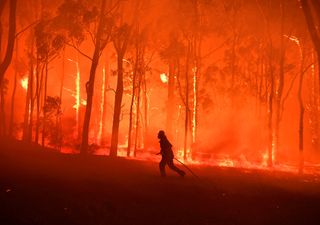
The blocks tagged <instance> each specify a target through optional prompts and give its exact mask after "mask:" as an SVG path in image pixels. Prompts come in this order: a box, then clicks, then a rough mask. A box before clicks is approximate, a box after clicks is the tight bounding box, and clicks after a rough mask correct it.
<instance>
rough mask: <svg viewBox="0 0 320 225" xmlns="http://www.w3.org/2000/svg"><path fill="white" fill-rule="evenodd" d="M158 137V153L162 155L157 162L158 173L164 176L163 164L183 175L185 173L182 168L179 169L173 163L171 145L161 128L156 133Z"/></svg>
mask: <svg viewBox="0 0 320 225" xmlns="http://www.w3.org/2000/svg"><path fill="white" fill-rule="evenodd" d="M158 138H159V139H160V141H159V143H160V148H161V151H160V153H158V154H161V155H162V159H161V161H160V163H159V167H160V173H161V176H162V177H165V176H166V170H165V166H166V165H168V166H169V168H170V169H172V170H174V171H176V172H177V173H178V174H179V175H180V176H182V177H183V176H184V175H185V174H186V173H185V172H184V171H183V170H180V169H179V168H178V167H176V166H175V165H174V163H173V159H174V155H173V151H172V145H171V143H170V142H169V140H168V139H167V137H166V135H165V134H164V131H163V130H160V131H159V133H158Z"/></svg>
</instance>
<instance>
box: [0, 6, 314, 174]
mask: <svg viewBox="0 0 320 225" xmlns="http://www.w3.org/2000/svg"><path fill="white" fill-rule="evenodd" d="M284 2H285V4H284ZM299 2H300V3H299V4H302V3H303V2H304V1H299ZM310 2H312V1H310ZM313 2H315V1H313ZM136 3H137V1H119V3H118V4H119V7H112V6H111V4H109V3H106V1H105V0H101V1H94V2H90V4H89V2H87V1H86V0H85V1H78V0H75V1H64V0H61V1H57V4H51V5H50V6H48V8H46V11H48V13H42V12H39V11H38V10H39V9H40V8H41V7H38V6H37V4H38V3H36V2H34V3H32V4H36V5H35V7H29V8H28V9H26V12H23V13H26V14H27V15H28V17H17V18H16V19H17V21H18V22H17V24H16V25H17V28H16V30H17V31H21V32H19V33H17V32H16V33H17V34H16V35H17V36H13V40H15V41H16V42H18V44H19V45H17V46H19V47H17V46H15V47H14V48H13V50H14V51H15V53H16V54H11V55H13V60H12V62H13V61H14V62H18V61H19V62H20V61H21V63H19V65H12V66H10V69H7V70H6V72H5V76H4V75H2V74H1V76H2V78H3V77H4V78H5V79H2V78H1V82H3V85H1V88H2V90H3V91H2V92H1V93H2V95H1V98H0V100H1V101H2V102H1V105H2V106H3V107H2V108H3V109H1V110H2V111H5V112H2V113H0V114H1V117H0V120H4V122H1V121H0V128H1V129H0V131H1V132H2V130H5V131H3V132H2V133H1V135H4V134H6V135H7V134H8V133H10V135H13V134H12V133H13V131H12V130H13V127H17V129H20V130H19V131H17V133H23V135H20V136H22V137H23V138H24V139H25V140H27V141H29V142H35V143H37V144H42V145H43V146H47V147H52V148H56V149H58V150H59V151H62V152H68V151H69V152H72V153H79V152H81V153H83V154H103V155H110V156H112V157H116V156H121V157H126V156H130V157H129V158H135V159H143V160H159V159H158V158H157V156H154V154H155V153H156V152H157V151H158V149H159V143H158V140H157V137H156V134H157V132H158V131H159V130H165V131H166V133H167V135H168V138H169V140H170V142H171V143H172V144H173V146H174V149H175V154H176V157H177V158H178V159H179V160H182V161H183V162H185V163H191V164H201V165H204V164H209V165H213V166H224V167H244V168H263V169H275V168H276V169H284V170H285V169H286V170H289V171H293V170H294V169H292V168H295V171H298V168H299V171H303V172H306V171H317V170H318V168H319V162H320V153H319V149H320V94H319V93H320V82H319V76H318V74H319V62H320V61H319V57H320V55H318V54H319V52H320V49H317V48H318V47H319V46H318V45H316V44H314V40H317V38H318V39H319V43H320V37H318V36H319V34H318V32H317V28H318V27H319V21H318V20H314V21H311V22H313V23H306V21H305V20H306V18H309V19H310V18H311V19H312V18H318V11H317V10H315V9H316V7H314V8H313V9H312V10H311V15H309V16H311V17H304V13H307V11H304V10H303V9H304V7H300V6H299V4H298V2H295V3H293V1H292V2H290V1H282V2H281V3H279V1H276V0H271V1H270V5H268V4H265V3H264V2H260V1H259V2H255V1H253V2H250V1H215V3H214V4H213V3H212V2H211V1H160V0H151V1H146V2H144V3H142V2H139V4H136ZM21 4H22V3H21ZM144 4H145V5H144ZM309 4H311V3H309ZM312 4H317V3H312ZM270 6H272V7H270ZM301 6H303V5H301ZM18 8H19V7H18ZM21 8H23V7H22V6H21V7H20V8H19V9H18V10H21ZM271 8H272V10H271ZM72 9H81V10H72ZM120 9H121V10H120ZM133 9H135V10H133ZM4 10H7V8H4ZM20 13H21V12H20ZM8 15H9V13H8ZM115 15H117V16H115ZM164 15H165V16H164ZM186 15H187V16H186ZM88 16H89V17H90V18H87V17H88ZM91 17H92V18H91ZM238 17H239V18H238ZM105 18H108V20H106V19H105ZM120 18H121V19H120ZM240 18H241V19H240ZM261 18H263V19H261ZM271 18H272V19H271ZM67 19H68V20H70V21H68V23H65V21H66V20H67ZM109 19H110V21H109ZM24 20H28V21H24ZM29 20H30V21H29ZM83 21H86V22H83ZM221 21H223V23H221ZM309 22H310V21H309ZM3 24H6V25H8V26H11V25H10V23H9V21H4V22H3ZM21 24H32V25H31V26H30V27H27V28H25V27H22V25H21ZM154 24H157V26H154ZM308 24H309V26H308ZM310 24H314V26H313V30H310V29H312V26H311V25H310ZM257 27H258V28H259V29H257ZM12 28H13V27H12ZM207 28H210V29H207ZM6 29H7V28H6ZM4 30H5V29H4ZM75 31H77V32H75ZM244 31H245V32H244ZM159 34H160V35H159ZM310 34H311V35H315V37H314V36H311V37H310ZM18 36H19V38H17V37H18ZM1 40H2V39H1ZM4 40H5V41H7V40H6V38H4ZM4 40H2V41H4ZM31 40H32V41H31ZM5 43H6V42H4V43H1V44H2V45H3V46H5ZM13 44H15V43H13ZM8 49H9V50H10V49H11V48H8ZM12 53H13V52H12ZM9 56H10V55H8V56H7V57H2V58H3V59H8V58H10V57H9ZM2 64H6V63H2ZM11 64H13V63H11ZM163 71H166V72H163ZM21 74H29V75H28V76H24V77H23V78H22V79H20V80H18V79H17V77H19V76H20V75H21ZM15 79H16V81H15ZM2 80H3V81H2ZM29 82H30V83H29ZM17 85H18V86H20V85H21V87H22V88H23V90H28V91H27V92H24V94H23V95H21V96H23V97H20V93H19V92H21V88H18V89H17V90H16V86H17ZM8 93H10V95H11V93H12V96H11V97H12V99H15V100H14V101H13V100H12V101H9V100H8V99H9V95H8ZM11 102H12V105H9V103H10V104H11ZM14 107H16V108H14ZM18 107H20V108H19V109H17V108H18ZM21 107H22V108H21ZM9 108H11V109H12V110H11V112H10V113H9V110H8V113H7V109H9ZM4 109H5V110H4ZM11 114H12V115H11ZM6 121H11V122H10V123H11V124H10V127H11V131H10V132H9V131H7V130H6V129H7V128H6V126H5V125H6ZM1 124H4V125H1ZM21 124H23V126H20V125H21ZM1 126H3V127H1ZM20 136H17V137H16V138H17V139H18V138H20ZM49 143H50V144H49ZM66 149H67V150H66ZM311 168H312V169H311ZM315 173H316V172H315Z"/></svg>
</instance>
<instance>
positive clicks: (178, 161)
mask: <svg viewBox="0 0 320 225" xmlns="http://www.w3.org/2000/svg"><path fill="white" fill-rule="evenodd" d="M160 154H161V153H160V152H159V153H157V154H156V155H160ZM173 159H175V160H176V161H177V162H179V163H180V164H181V165H182V166H184V167H185V168H186V169H187V170H188V171H189V172H190V173H191V174H192V175H193V176H194V177H195V178H197V179H199V180H200V178H199V177H198V176H197V175H196V174H195V173H194V172H193V171H192V170H191V169H190V168H189V167H188V166H187V165H186V164H184V163H183V162H181V161H180V160H179V159H177V158H175V157H174V158H173Z"/></svg>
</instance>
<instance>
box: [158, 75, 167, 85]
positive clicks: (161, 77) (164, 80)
mask: <svg viewBox="0 0 320 225" xmlns="http://www.w3.org/2000/svg"><path fill="white" fill-rule="evenodd" d="M160 79H161V81H162V83H164V84H166V83H168V76H167V74H165V73H161V74H160Z"/></svg>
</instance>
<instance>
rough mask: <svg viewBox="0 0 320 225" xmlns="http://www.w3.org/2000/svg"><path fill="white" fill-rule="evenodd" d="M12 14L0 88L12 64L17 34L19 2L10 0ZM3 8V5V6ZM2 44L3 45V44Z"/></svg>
mask: <svg viewBox="0 0 320 225" xmlns="http://www.w3.org/2000/svg"><path fill="white" fill-rule="evenodd" d="M9 2H10V12H9V32H8V41H7V49H6V53H5V56H4V59H3V60H2V62H1V64H0V86H1V84H2V83H3V80H4V75H5V73H6V71H7V69H8V67H9V65H10V63H11V60H12V56H13V50H14V43H15V34H16V7H17V0H10V1H9ZM1 6H2V5H1ZM1 44H2V43H1Z"/></svg>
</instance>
